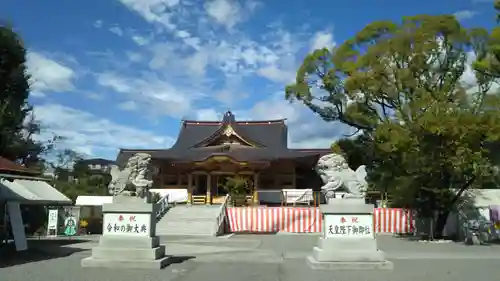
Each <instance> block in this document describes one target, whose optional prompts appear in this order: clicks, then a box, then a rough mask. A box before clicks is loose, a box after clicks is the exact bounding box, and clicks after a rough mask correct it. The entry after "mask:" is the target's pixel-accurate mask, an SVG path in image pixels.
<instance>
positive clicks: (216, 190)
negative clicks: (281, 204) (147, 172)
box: [117, 111, 330, 204]
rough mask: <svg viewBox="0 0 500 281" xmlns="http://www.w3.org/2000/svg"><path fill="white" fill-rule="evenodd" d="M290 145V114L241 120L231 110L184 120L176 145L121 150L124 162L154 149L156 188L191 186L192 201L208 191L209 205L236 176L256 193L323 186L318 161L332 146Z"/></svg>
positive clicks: (151, 152) (220, 196)
mask: <svg viewBox="0 0 500 281" xmlns="http://www.w3.org/2000/svg"><path fill="white" fill-rule="evenodd" d="M287 144H288V128H287V125H286V123H285V119H282V120H265V121H236V119H235V116H234V115H233V114H232V113H231V112H229V111H228V112H226V113H225V114H224V117H223V119H222V121H191V120H183V121H182V125H181V129H180V133H179V136H178V138H177V141H176V142H175V144H174V145H173V146H172V148H170V149H148V150H132V149H121V150H120V152H119V154H118V158H117V163H118V164H119V165H121V166H123V165H125V163H126V161H127V159H128V158H129V157H131V156H132V155H134V154H135V153H139V152H143V153H148V154H150V155H151V157H152V160H153V165H154V166H155V167H156V168H157V169H156V170H157V173H156V174H155V177H154V188H155V189H163V188H165V189H186V190H187V193H188V198H189V199H188V201H191V200H192V198H193V196H197V197H199V196H203V197H204V198H205V200H206V202H207V203H208V204H212V203H218V202H220V200H221V199H222V198H223V197H224V196H225V194H226V192H225V191H224V189H223V188H221V183H223V181H224V180H225V178H227V177H233V176H235V175H238V176H243V177H247V178H248V180H249V182H250V183H251V186H252V193H253V195H254V197H257V191H258V190H262V191H263V190H279V189H313V190H319V188H320V187H321V185H322V182H321V179H319V177H318V176H317V174H316V172H315V171H314V166H315V165H316V163H317V161H318V159H319V157H321V156H322V155H325V154H327V153H329V152H330V149H290V148H288V146H287ZM205 196H206V197H205ZM254 200H258V199H257V198H254Z"/></svg>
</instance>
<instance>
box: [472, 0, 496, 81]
mask: <svg viewBox="0 0 500 281" xmlns="http://www.w3.org/2000/svg"><path fill="white" fill-rule="evenodd" d="M494 8H495V10H496V11H497V22H500V0H495V4H494ZM484 44H485V47H486V48H485V52H482V53H479V54H478V56H477V60H476V61H475V62H474V68H475V69H476V70H477V71H479V72H481V73H483V74H484V75H487V76H491V77H495V78H500V26H496V27H495V28H493V30H492V31H491V33H490V36H489V37H488V38H487V40H486V41H485V42H484Z"/></svg>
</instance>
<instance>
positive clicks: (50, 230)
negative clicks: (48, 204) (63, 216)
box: [47, 209, 59, 236]
mask: <svg viewBox="0 0 500 281" xmlns="http://www.w3.org/2000/svg"><path fill="white" fill-rule="evenodd" d="M58 222H59V210H57V209H51V210H49V218H48V220H47V236H57V229H58Z"/></svg>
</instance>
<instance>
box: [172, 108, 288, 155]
mask: <svg viewBox="0 0 500 281" xmlns="http://www.w3.org/2000/svg"><path fill="white" fill-rule="evenodd" d="M227 125H230V126H231V127H232V128H233V130H234V131H235V132H236V133H237V134H238V135H240V136H242V137H243V138H244V139H246V140H248V141H250V142H253V143H255V144H256V146H260V147H269V148H278V147H279V148H283V147H286V146H287V143H288V128H287V126H286V124H285V119H280V120H267V121H236V118H235V116H234V115H233V114H232V113H231V112H230V111H228V112H226V113H225V114H224V117H223V119H222V120H221V121H192V120H184V121H183V122H182V127H181V130H180V133H179V136H178V137H177V141H176V142H175V144H174V145H173V147H172V148H175V149H187V148H191V147H194V146H197V145H198V144H200V143H202V142H204V141H208V140H209V139H211V138H212V139H213V138H216V137H217V136H218V135H220V134H221V133H222V130H223V129H224V127H225V126H227Z"/></svg>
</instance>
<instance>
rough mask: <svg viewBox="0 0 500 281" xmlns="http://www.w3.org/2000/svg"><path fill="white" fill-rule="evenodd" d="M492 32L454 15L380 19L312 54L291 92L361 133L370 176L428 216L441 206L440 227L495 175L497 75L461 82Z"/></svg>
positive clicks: (375, 183)
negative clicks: (492, 145) (492, 147)
mask: <svg viewBox="0 0 500 281" xmlns="http://www.w3.org/2000/svg"><path fill="white" fill-rule="evenodd" d="M485 34H486V32H485V31H484V30H480V29H475V30H466V29H464V28H463V27H462V26H461V25H460V23H459V22H457V20H456V19H455V18H454V17H453V16H447V15H442V16H428V15H420V16H412V17H405V18H403V21H402V23H400V24H398V23H394V22H390V21H381V22H374V23H372V24H369V25H368V26H366V27H365V28H364V29H363V30H362V31H360V32H359V33H357V34H356V35H355V36H354V37H353V38H351V39H349V40H347V41H345V42H344V43H343V44H341V45H340V46H338V47H337V48H335V49H333V50H328V49H321V50H316V51H314V52H313V53H312V54H310V55H308V56H307V57H306V58H305V60H304V62H303V64H302V66H301V67H300V68H299V70H298V72H297V77H296V82H295V83H294V84H292V85H289V86H287V88H286V99H288V100H290V101H293V100H298V101H301V102H302V103H304V104H305V105H306V106H307V107H309V108H310V109H311V110H312V111H313V112H315V113H317V114H318V115H319V116H321V117H322V118H323V119H324V120H325V121H328V122H336V121H338V122H342V123H344V124H347V125H350V126H353V127H355V128H357V129H359V130H362V131H363V138H364V140H363V142H364V144H367V147H368V148H369V149H370V150H371V153H369V154H367V155H369V157H370V160H371V162H369V163H367V164H368V171H369V180H370V183H371V184H372V185H373V186H375V187H378V188H379V189H388V190H387V191H388V192H390V193H391V195H392V196H393V198H395V199H396V200H398V202H399V204H401V205H403V206H405V207H410V208H414V209H416V210H417V211H418V212H419V214H420V215H421V216H424V217H431V216H432V215H433V212H432V210H437V211H438V212H439V217H438V221H437V223H436V233H437V234H439V233H441V232H442V229H443V227H444V224H445V222H446V218H447V217H448V213H449V211H450V210H451V208H452V207H453V205H454V204H455V203H456V201H457V200H458V198H459V197H460V196H461V194H462V193H463V192H464V191H465V190H466V189H467V188H469V187H471V186H472V185H473V184H476V185H480V184H481V183H482V182H485V181H489V180H491V178H492V177H493V172H494V169H493V165H492V163H491V160H490V159H491V158H490V157H489V156H490V151H489V150H488V149H487V148H485V144H486V143H488V142H495V141H497V140H498V139H499V134H500V125H498V124H500V123H499V121H500V120H499V118H498V114H496V113H497V108H498V101H499V99H498V96H496V95H488V94H487V93H488V91H489V89H490V87H491V84H492V83H493V78H492V77H491V76H488V75H485V74H484V73H480V72H477V73H476V74H475V75H476V80H477V84H476V85H474V86H471V85H465V84H464V83H462V81H461V79H462V77H463V74H464V72H465V70H466V68H467V63H468V62H467V61H468V59H469V58H470V56H471V55H472V53H471V52H476V54H477V53H479V52H484V46H485V44H481V42H484V41H485V39H484V38H485V37H486V36H485ZM364 149H365V150H366V148H364Z"/></svg>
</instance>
